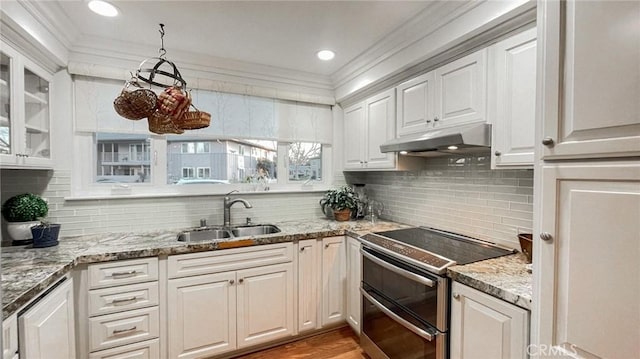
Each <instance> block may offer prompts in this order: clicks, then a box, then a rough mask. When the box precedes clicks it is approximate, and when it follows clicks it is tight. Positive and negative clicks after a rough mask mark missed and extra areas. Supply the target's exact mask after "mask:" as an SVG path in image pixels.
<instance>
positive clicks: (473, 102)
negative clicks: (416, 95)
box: [434, 49, 487, 128]
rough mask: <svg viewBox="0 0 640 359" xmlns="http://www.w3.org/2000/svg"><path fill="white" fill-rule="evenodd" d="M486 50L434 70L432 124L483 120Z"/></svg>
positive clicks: (437, 125) (444, 124)
mask: <svg viewBox="0 0 640 359" xmlns="http://www.w3.org/2000/svg"><path fill="white" fill-rule="evenodd" d="M486 54H487V50H486V49H485V50H480V51H478V52H474V53H473V54H471V55H468V56H466V57H463V58H461V59H458V60H456V61H454V62H451V63H449V64H446V65H444V66H442V67H440V68H437V69H436V70H435V77H436V79H435V81H436V93H437V94H438V95H437V100H436V118H434V128H441V127H450V126H454V125H460V124H467V123H473V122H484V121H485V107H486V106H485V102H486V94H487V90H486V77H487V69H486V56H487V55H486Z"/></svg>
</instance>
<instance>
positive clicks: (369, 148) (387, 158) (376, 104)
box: [345, 89, 396, 169]
mask: <svg viewBox="0 0 640 359" xmlns="http://www.w3.org/2000/svg"><path fill="white" fill-rule="evenodd" d="M395 91H396V90H395V89H390V90H388V91H385V92H383V93H380V94H378V95H376V96H373V97H371V98H369V99H367V101H366V102H365V107H366V109H365V110H366V111H365V112H366V118H367V132H366V133H367V136H366V137H367V140H366V148H365V153H366V156H365V160H364V162H365V167H366V168H368V169H384V168H394V167H395V165H396V155H395V153H382V152H380V145H382V144H383V143H385V142H387V141H389V140H391V139H393V138H394V137H395V126H396V119H395V116H396V107H395V104H396V92H395ZM345 135H348V133H346V134H345ZM351 138H352V137H349V139H350V140H351Z"/></svg>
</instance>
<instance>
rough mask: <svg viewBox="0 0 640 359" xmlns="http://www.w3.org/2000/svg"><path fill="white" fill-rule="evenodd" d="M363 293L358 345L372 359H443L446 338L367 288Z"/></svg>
mask: <svg viewBox="0 0 640 359" xmlns="http://www.w3.org/2000/svg"><path fill="white" fill-rule="evenodd" d="M360 291H361V293H362V314H363V315H362V319H363V320H362V336H361V338H360V345H361V346H362V349H363V350H364V351H365V352H366V353H367V355H369V357H371V358H372V359H445V358H446V352H447V335H446V333H441V332H438V330H436V329H435V328H434V327H431V326H429V325H427V324H425V323H423V322H421V321H420V320H417V319H416V318H415V316H414V315H412V314H410V313H408V312H406V311H405V310H403V309H402V307H400V306H398V305H396V304H395V303H394V302H392V301H390V300H388V299H386V298H384V297H383V296H381V295H379V294H378V293H376V291H375V290H372V289H371V288H369V290H365V289H364V288H360Z"/></svg>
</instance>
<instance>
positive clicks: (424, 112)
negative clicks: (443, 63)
mask: <svg viewBox="0 0 640 359" xmlns="http://www.w3.org/2000/svg"><path fill="white" fill-rule="evenodd" d="M434 82H435V73H434V72H433V71H432V72H429V73H426V74H424V75H421V76H418V77H416V78H414V79H411V80H409V81H407V82H405V83H403V84H401V85H399V86H398V87H396V90H397V96H398V104H397V109H398V111H397V115H398V116H397V130H398V131H397V135H398V137H401V136H404V135H409V134H412V133H420V132H426V131H427V130H429V128H430V127H432V126H433V119H434V118H435V109H434V106H435V98H434V88H435V85H434Z"/></svg>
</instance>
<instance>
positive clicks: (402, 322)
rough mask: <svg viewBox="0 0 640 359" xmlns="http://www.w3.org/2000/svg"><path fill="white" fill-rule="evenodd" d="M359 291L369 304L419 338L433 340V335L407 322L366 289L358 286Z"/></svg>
mask: <svg viewBox="0 0 640 359" xmlns="http://www.w3.org/2000/svg"><path fill="white" fill-rule="evenodd" d="M360 293H361V294H362V296H363V297H364V298H365V299H366V300H368V301H369V302H371V304H373V305H375V306H376V308H378V309H380V310H381V311H382V312H383V313H384V314H386V315H388V316H390V317H391V319H393V320H395V321H396V322H398V324H400V325H402V326H403V327H405V328H407V329H409V330H410V331H412V332H414V333H416V335H418V336H420V337H421V338H424V339H426V340H428V341H433V338H434V336H435V335H433V334H431V333H429V332H427V331H425V330H422V329H420V328H418V327H416V326H415V325H413V324H411V323H409V322H408V321H406V320H405V319H403V318H402V317H400V316H399V315H397V314H396V313H394V312H392V311H391V310H390V309H389V308H387V307H385V306H384V305H383V304H382V303H380V302H379V301H377V300H376V299H375V298H374V297H372V296H371V294H369V293H367V291H366V290H364V289H362V288H360Z"/></svg>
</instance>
